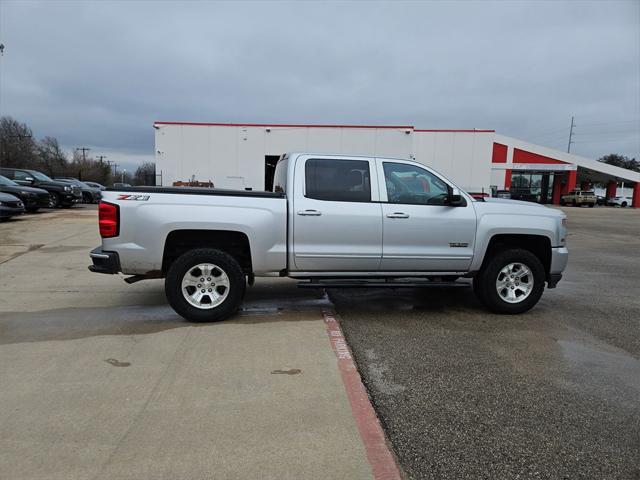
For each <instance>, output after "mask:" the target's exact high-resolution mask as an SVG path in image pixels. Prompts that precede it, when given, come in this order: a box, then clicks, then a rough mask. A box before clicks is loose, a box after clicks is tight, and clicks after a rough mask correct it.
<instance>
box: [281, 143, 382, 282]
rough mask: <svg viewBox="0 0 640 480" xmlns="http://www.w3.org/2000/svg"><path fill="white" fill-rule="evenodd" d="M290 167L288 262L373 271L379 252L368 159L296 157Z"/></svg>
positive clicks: (295, 266)
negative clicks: (290, 211)
mask: <svg viewBox="0 0 640 480" xmlns="http://www.w3.org/2000/svg"><path fill="white" fill-rule="evenodd" d="M318 166H320V168H321V173H320V172H319V171H317V167H318ZM290 168H291V167H290ZM294 168H295V170H294V173H295V175H294V178H293V184H292V185H294V189H293V190H294V192H293V193H294V198H293V206H292V210H293V215H292V216H291V224H290V229H291V230H292V232H293V244H292V245H293V247H292V248H291V249H290V250H292V252H293V259H292V260H293V261H292V262H290V265H289V268H290V269H291V270H292V271H377V270H378V269H379V267H380V258H381V255H382V213H381V208H380V203H378V201H377V200H378V191H377V190H378V183H377V176H376V168H375V161H374V159H372V158H364V157H358V158H355V159H354V158H351V157H348V156H345V157H339V158H332V159H331V160H327V159H322V156H321V155H319V156H315V157H298V158H296V161H295V167H294ZM309 169H311V170H309ZM307 180H310V181H311V182H312V183H311V184H308V183H307ZM327 188H328V190H327ZM290 198H291V196H290Z"/></svg>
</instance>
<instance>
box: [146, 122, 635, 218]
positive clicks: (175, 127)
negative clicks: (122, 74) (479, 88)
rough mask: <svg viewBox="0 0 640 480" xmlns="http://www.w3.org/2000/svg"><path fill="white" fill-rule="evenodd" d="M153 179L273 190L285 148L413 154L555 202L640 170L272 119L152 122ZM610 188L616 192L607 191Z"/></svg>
mask: <svg viewBox="0 0 640 480" xmlns="http://www.w3.org/2000/svg"><path fill="white" fill-rule="evenodd" d="M154 128H155V130H156V132H155V145H156V148H155V150H156V173H157V175H158V183H159V184H160V183H161V184H162V185H165V186H170V185H172V184H173V183H174V182H177V181H183V182H187V181H190V180H196V181H202V182H206V181H211V182H213V183H214V185H215V186H216V187H217V188H234V189H238V188H240V189H242V188H251V189H254V190H264V189H265V188H266V189H270V187H271V182H272V178H273V170H274V166H275V163H276V162H277V160H278V158H279V157H280V155H282V154H283V153H285V152H290V151H305V152H317V153H344V154H356V155H370V156H386V157H396V158H412V159H414V160H416V161H418V162H420V163H423V164H425V165H429V166H430V167H433V168H434V169H436V170H437V171H439V172H442V173H443V174H444V175H446V176H447V177H449V178H451V179H452V180H453V181H454V182H456V183H457V184H458V185H460V186H461V187H463V188H465V189H466V190H468V191H471V192H477V193H480V192H486V193H490V192H491V191H492V189H493V190H496V189H511V190H512V192H515V191H517V192H520V193H521V194H522V195H524V196H525V197H526V196H527V195H528V196H529V197H531V198H533V197H535V198H536V199H537V200H538V201H540V202H542V203H558V202H559V199H560V195H561V193H565V192H568V191H570V190H572V189H573V188H576V185H578V184H579V185H580V186H581V187H582V188H591V184H593V183H596V182H597V183H605V184H607V185H608V190H607V192H608V194H609V196H614V195H615V189H616V186H617V185H618V183H620V182H625V183H626V186H632V185H633V187H634V190H633V197H634V206H636V205H640V187H639V186H640V174H639V173H637V172H632V171H629V170H624V169H621V168H617V167H613V166H611V165H606V164H602V163H600V162H596V161H595V160H591V159H587V158H584V157H580V156H577V155H572V154H568V153H564V152H560V151H558V150H553V149H549V148H546V147H542V146H539V145H534V144H531V143H527V142H524V141H521V140H517V139H515V138H510V137H505V136H503V135H498V134H496V133H495V131H494V130H423V129H417V128H415V127H413V126H409V125H391V126H370V125H272V124H229V123H191V122H155V123H154ZM612 192H613V193H612Z"/></svg>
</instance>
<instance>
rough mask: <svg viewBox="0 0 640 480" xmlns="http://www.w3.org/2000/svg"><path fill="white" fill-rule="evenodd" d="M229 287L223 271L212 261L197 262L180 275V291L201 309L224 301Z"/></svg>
mask: <svg viewBox="0 0 640 480" xmlns="http://www.w3.org/2000/svg"><path fill="white" fill-rule="evenodd" d="M229 288H231V284H230V283H229V277H228V276H227V274H226V273H225V271H224V270H222V269H221V268H220V267H219V266H217V265H214V264H212V263H199V264H198V265H195V266H194V267H193V268H191V269H189V271H188V272H187V273H185V274H184V277H182V285H181V291H182V295H183V296H184V298H185V300H186V301H187V302H189V303H190V304H191V305H193V306H194V307H196V308H201V309H203V310H208V309H211V308H215V307H217V306H218V305H220V304H221V303H222V302H224V301H225V299H226V298H227V296H228V295H229Z"/></svg>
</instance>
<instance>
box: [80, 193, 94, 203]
mask: <svg viewBox="0 0 640 480" xmlns="http://www.w3.org/2000/svg"><path fill="white" fill-rule="evenodd" d="M82 203H93V195H91V194H90V193H87V192H82Z"/></svg>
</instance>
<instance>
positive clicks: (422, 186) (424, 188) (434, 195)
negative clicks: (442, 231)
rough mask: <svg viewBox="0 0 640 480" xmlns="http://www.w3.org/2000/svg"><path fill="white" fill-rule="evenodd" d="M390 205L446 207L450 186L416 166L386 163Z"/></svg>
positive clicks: (385, 169) (384, 164) (386, 180)
mask: <svg viewBox="0 0 640 480" xmlns="http://www.w3.org/2000/svg"><path fill="white" fill-rule="evenodd" d="M382 165H383V168H384V179H385V184H386V186H387V198H388V202H389V203H405V204H412V205H444V204H445V202H446V199H447V196H448V195H449V186H448V185H447V184H446V183H445V182H443V181H442V180H441V179H439V178H438V177H436V176H435V175H434V174H432V173H431V172H428V171H427V170H424V169H422V168H420V167H416V166H414V165H407V164H404V163H391V162H384V163H383V164H382Z"/></svg>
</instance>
